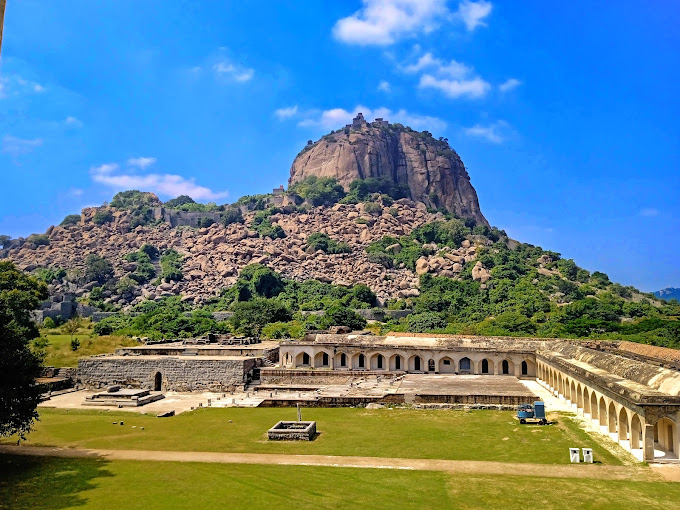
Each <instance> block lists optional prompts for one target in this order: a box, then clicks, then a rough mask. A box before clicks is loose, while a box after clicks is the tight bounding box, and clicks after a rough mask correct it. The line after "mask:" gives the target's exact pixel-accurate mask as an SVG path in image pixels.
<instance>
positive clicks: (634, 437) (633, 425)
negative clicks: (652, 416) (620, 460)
mask: <svg viewBox="0 0 680 510" xmlns="http://www.w3.org/2000/svg"><path fill="white" fill-rule="evenodd" d="M643 444H644V442H643V439H642V421H641V420H640V416H638V414H637V413H634V414H633V417H632V418H631V420H630V449H631V450H637V449H638V448H642V445H643Z"/></svg>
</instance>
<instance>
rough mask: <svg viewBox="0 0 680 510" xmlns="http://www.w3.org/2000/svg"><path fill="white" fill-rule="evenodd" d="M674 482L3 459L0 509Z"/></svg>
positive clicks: (486, 504)
mask: <svg viewBox="0 0 680 510" xmlns="http://www.w3.org/2000/svg"><path fill="white" fill-rule="evenodd" d="M678 501H680V484H677V483H676V484H672V483H662V482H635V481H602V480H575V479H550V478H540V479H539V478H532V477H526V476H512V475H507V476H487V475H484V476H481V475H460V474H459V475H450V474H447V473H440V472H431V471H405V470H389V469H357V468H333V467H311V466H276V465H273V466H272V465H243V464H201V463H177V462H139V461H106V460H101V459H59V458H37V457H16V456H11V455H5V456H0V508H3V509H12V510H22V509H36V508H40V509H66V508H84V509H90V508H92V509H99V510H101V509H104V510H106V509H115V510H121V509H125V510H129V509H132V510H134V509H144V510H154V509H168V508H173V509H184V508H190V509H192V510H202V509H216V508H249V509H258V508H286V509H287V508H295V509H299V510H304V509H307V508H309V509H314V510H318V509H320V508H371V509H382V508H404V509H408V508H459V509H473V508H485V509H489V508H504V509H522V510H525V509H527V508H546V509H551V510H552V509H556V510H560V509H566V510H571V509H574V508H591V509H610V508H611V509H617V510H621V509H623V508H640V509H642V508H644V509H669V508H676V507H677V503H678Z"/></svg>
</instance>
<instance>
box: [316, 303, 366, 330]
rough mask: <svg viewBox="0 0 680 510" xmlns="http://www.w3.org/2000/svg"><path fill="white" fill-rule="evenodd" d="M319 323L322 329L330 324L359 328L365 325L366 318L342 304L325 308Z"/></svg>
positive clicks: (353, 328)
mask: <svg viewBox="0 0 680 510" xmlns="http://www.w3.org/2000/svg"><path fill="white" fill-rule="evenodd" d="M320 323H321V327H322V328H324V329H327V328H330V327H331V326H347V327H349V328H352V330H360V329H364V328H365V327H366V319H364V318H363V317H362V316H361V315H359V314H357V313H356V312H355V311H354V310H351V309H349V308H346V307H344V306H333V307H331V308H329V309H328V310H326V311H325V312H324V314H323V316H322V317H321V321H320Z"/></svg>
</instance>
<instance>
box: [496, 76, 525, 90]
mask: <svg viewBox="0 0 680 510" xmlns="http://www.w3.org/2000/svg"><path fill="white" fill-rule="evenodd" d="M521 84H522V82H521V81H519V80H518V79H516V78H510V79H508V80H505V81H504V82H503V83H501V84H500V85H499V86H498V90H500V91H501V92H507V91H509V90H512V89H516V88H517V87H519V86H520V85H521Z"/></svg>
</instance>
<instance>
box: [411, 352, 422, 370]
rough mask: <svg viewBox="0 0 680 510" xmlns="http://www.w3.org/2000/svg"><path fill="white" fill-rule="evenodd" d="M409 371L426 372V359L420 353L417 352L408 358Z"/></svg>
mask: <svg viewBox="0 0 680 510" xmlns="http://www.w3.org/2000/svg"><path fill="white" fill-rule="evenodd" d="M408 369H409V372H424V371H425V361H424V360H423V357H422V356H420V355H419V354H415V355H413V356H411V357H410V358H409V359H408Z"/></svg>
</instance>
